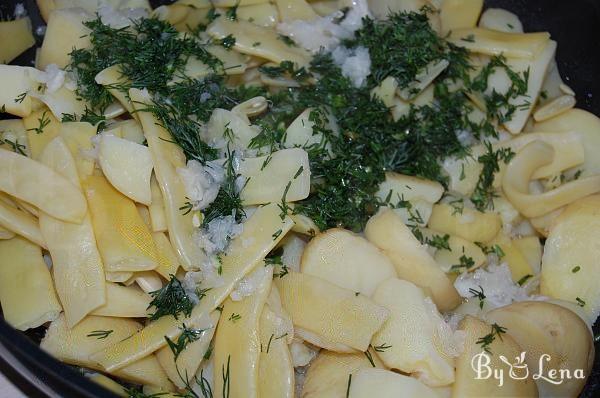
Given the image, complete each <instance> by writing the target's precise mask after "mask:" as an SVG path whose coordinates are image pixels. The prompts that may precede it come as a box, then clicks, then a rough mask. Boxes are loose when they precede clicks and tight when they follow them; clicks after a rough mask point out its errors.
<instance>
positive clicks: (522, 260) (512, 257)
mask: <svg viewBox="0 0 600 398" xmlns="http://www.w3.org/2000/svg"><path fill="white" fill-rule="evenodd" d="M490 245H491V246H493V245H498V247H499V248H500V249H501V250H502V252H503V253H504V256H503V257H502V258H501V259H500V261H502V262H506V263H507V264H508V267H509V268H510V273H511V275H512V280H513V282H515V283H517V282H519V281H520V280H522V278H524V277H526V276H528V275H529V276H533V275H536V270H535V269H534V268H533V267H532V266H531V265H530V263H529V261H528V260H527V257H525V256H524V255H523V253H522V252H521V250H519V248H518V247H517V246H516V245H515V244H514V242H513V241H512V240H511V239H510V238H509V237H507V236H506V235H504V234H502V233H500V234H498V236H496V238H494V240H492V241H491V242H490Z"/></svg>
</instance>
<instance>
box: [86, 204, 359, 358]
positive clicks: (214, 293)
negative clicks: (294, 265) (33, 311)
mask: <svg viewBox="0 0 600 398" xmlns="http://www.w3.org/2000/svg"><path fill="white" fill-rule="evenodd" d="M291 228H292V220H290V219H289V218H288V217H284V219H283V220H282V219H281V217H280V209H279V207H278V206H277V205H276V204H269V205H265V206H262V207H259V208H258V209H256V211H255V212H254V213H253V214H252V215H251V216H250V218H248V220H246V221H245V222H244V230H243V231H242V233H241V234H240V235H239V236H237V237H236V238H234V239H233V240H232V241H231V242H230V243H229V246H228V248H227V250H226V252H225V254H224V255H223V256H222V257H221V266H222V274H221V278H222V282H223V284H222V285H221V286H218V287H214V288H212V289H210V290H209V291H207V292H206V295H205V296H204V297H203V298H202V300H200V302H199V303H198V304H197V305H196V306H195V307H194V309H193V310H192V314H191V316H190V317H188V318H186V319H182V318H181V317H179V320H175V319H174V318H173V317H172V316H165V317H162V318H160V319H158V320H156V321H154V322H152V323H150V324H148V326H146V327H145V328H144V329H143V330H141V331H140V332H139V333H137V334H135V335H134V336H133V337H132V338H131V339H128V340H127V341H122V342H119V343H117V344H115V345H114V346H111V347H108V348H107V349H105V350H104V351H102V352H99V353H98V354H97V355H96V356H95V357H96V360H97V361H98V362H99V363H100V364H102V365H103V367H104V368H105V369H107V370H111V369H118V368H121V367H123V366H125V365H127V364H129V363H132V362H134V361H136V360H138V359H140V358H143V357H145V356H148V355H150V354H151V353H153V352H154V351H156V350H158V349H160V348H162V347H164V346H165V345H166V341H165V339H164V336H169V338H171V339H174V338H177V336H179V335H180V334H181V329H180V327H181V324H182V323H183V322H185V324H186V325H193V324H196V323H199V322H200V321H202V320H203V319H205V318H207V317H208V314H209V313H210V312H212V311H213V310H215V309H216V308H217V307H218V306H219V305H220V304H221V302H223V300H225V298H226V297H227V296H229V294H230V293H231V292H232V290H233V289H234V286H235V284H236V283H237V282H238V281H239V280H241V279H242V278H243V277H244V275H246V274H248V273H249V272H250V271H252V270H253V269H254V268H255V267H257V266H258V265H259V263H260V262H261V261H262V260H263V259H264V258H265V257H266V256H267V254H268V253H270V252H271V250H273V248H274V247H275V246H276V245H277V244H278V243H279V241H280V240H281V239H282V238H283V236H285V234H286V233H287V232H288V231H289V230H290V229H291ZM352 294H354V293H352Z"/></svg>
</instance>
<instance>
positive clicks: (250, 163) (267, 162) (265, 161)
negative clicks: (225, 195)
mask: <svg viewBox="0 0 600 398" xmlns="http://www.w3.org/2000/svg"><path fill="white" fill-rule="evenodd" d="M239 173H240V174H241V175H242V176H243V177H244V178H246V179H247V181H248V182H247V183H246V185H245V186H244V189H242V192H241V193H240V198H241V199H242V201H243V202H244V205H255V204H263V203H270V202H279V203H281V201H282V200H283V199H284V195H285V202H295V201H298V200H302V199H306V198H307V197H308V195H309V193H310V165H309V162H308V153H307V152H306V151H305V150H304V149H301V148H292V149H282V150H280V151H276V152H273V153H272V154H270V155H267V156H260V157H257V158H244V159H243V160H242V161H241V162H240V169H239ZM288 185H289V187H288Z"/></svg>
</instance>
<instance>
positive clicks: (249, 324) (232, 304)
mask: <svg viewBox="0 0 600 398" xmlns="http://www.w3.org/2000/svg"><path fill="white" fill-rule="evenodd" d="M258 266H259V267H262V269H259V272H260V271H262V275H261V277H260V279H258V281H257V284H256V286H255V290H254V292H253V293H252V295H250V296H248V297H245V298H243V299H242V300H240V301H233V300H232V299H231V297H228V298H227V299H225V302H224V303H223V312H222V319H221V322H219V326H218V328H217V331H216V333H215V347H214V351H213V355H214V359H213V360H214V364H215V368H216V369H222V377H218V376H217V377H215V379H214V382H215V391H227V395H229V394H231V395H232V396H234V397H248V398H252V397H258V386H259V381H258V376H259V359H260V352H261V339H260V332H259V324H260V316H261V313H262V310H263V307H264V305H265V302H266V300H267V297H268V295H269V290H270V289H271V283H272V280H273V268H272V267H265V266H263V265H260V264H259V265H258ZM262 348H263V350H266V347H262ZM229 377H234V378H235V379H234V381H233V382H232V381H231V380H230V379H229Z"/></svg>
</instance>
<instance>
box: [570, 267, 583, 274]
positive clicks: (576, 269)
mask: <svg viewBox="0 0 600 398" xmlns="http://www.w3.org/2000/svg"><path fill="white" fill-rule="evenodd" d="M579 271H581V267H580V266H579V265H577V266H575V267H573V269H572V270H571V272H572V273H574V274H576V273H578V272H579Z"/></svg>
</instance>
